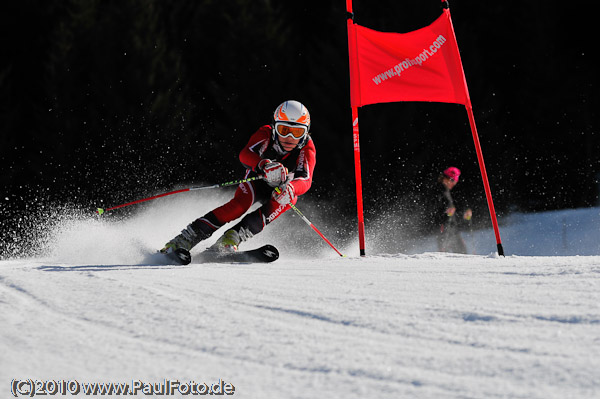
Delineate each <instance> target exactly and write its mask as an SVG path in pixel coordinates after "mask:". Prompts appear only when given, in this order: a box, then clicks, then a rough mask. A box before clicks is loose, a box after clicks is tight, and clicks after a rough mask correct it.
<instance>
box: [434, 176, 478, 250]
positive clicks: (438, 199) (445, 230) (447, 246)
mask: <svg viewBox="0 0 600 399" xmlns="http://www.w3.org/2000/svg"><path fill="white" fill-rule="evenodd" d="M459 178H460V170H459V169H458V168H456V167H454V166H451V167H449V168H447V169H446V170H444V171H443V172H442V173H440V175H439V176H438V180H437V183H436V184H435V188H434V190H433V192H432V193H430V195H429V201H430V206H429V209H428V212H429V215H428V217H429V225H430V227H431V228H432V230H433V231H435V232H436V234H437V242H438V250H439V251H440V252H457V253H463V254H466V253H467V248H466V245H465V242H464V240H463V239H462V237H461V234H460V229H461V227H462V226H463V225H464V224H465V222H470V220H471V217H472V215H473V212H472V210H471V209H470V208H468V207H464V205H463V208H461V207H460V205H461V204H459V203H457V202H456V201H455V199H454V198H453V196H452V194H451V191H452V189H454V187H455V186H456V184H458V180H459ZM463 209H464V211H463Z"/></svg>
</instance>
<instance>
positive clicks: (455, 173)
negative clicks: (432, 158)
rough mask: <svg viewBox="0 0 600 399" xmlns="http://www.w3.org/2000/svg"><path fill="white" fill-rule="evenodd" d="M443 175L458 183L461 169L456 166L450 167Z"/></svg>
mask: <svg viewBox="0 0 600 399" xmlns="http://www.w3.org/2000/svg"><path fill="white" fill-rule="evenodd" d="M443 173H444V176H446V177H447V178H448V179H452V180H454V181H458V178H459V177H460V169H458V168H455V167H454V166H450V167H449V168H448V169H446V170H445V171H444V172H443Z"/></svg>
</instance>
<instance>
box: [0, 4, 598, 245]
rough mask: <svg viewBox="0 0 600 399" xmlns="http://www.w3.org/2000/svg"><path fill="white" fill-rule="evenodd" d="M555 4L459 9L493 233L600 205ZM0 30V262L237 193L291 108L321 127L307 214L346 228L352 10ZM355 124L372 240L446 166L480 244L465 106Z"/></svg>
mask: <svg viewBox="0 0 600 399" xmlns="http://www.w3.org/2000/svg"><path fill="white" fill-rule="evenodd" d="M313 3H321V4H318V5H317V4H315V5H311V4H313ZM549 4H550V3H540V2H521V1H501V2H480V1H478V2H471V1H469V2H463V1H454V2H451V4H450V10H451V12H452V18H453V23H454V28H455V31H456V36H457V41H458V45H459V48H460V50H461V57H462V61H463V67H464V70H465V74H466V77H467V83H468V85H469V90H470V95H471V99H472V102H473V108H474V113H475V119H476V122H477V126H478V130H479V136H480V140H481V145H482V148H483V155H484V158H485V162H486V167H487V171H488V176H489V179H490V184H491V189H492V193H493V195H494V202H495V205H496V210H497V213H498V214H499V215H503V214H506V213H507V212H510V211H514V210H520V211H526V212H531V211H543V210H552V209H561V208H573V207H587V206H593V205H596V204H597V202H598V177H599V173H600V162H599V160H600V159H599V158H600V156H599V152H598V150H599V145H598V144H599V138H598V132H597V130H596V129H597V126H598V123H597V122H598V117H597V115H598V112H597V110H598V107H599V103H598V95H597V94H596V90H597V89H598V85H597V76H598V62H597V57H598V43H597V37H598V34H597V28H594V26H595V22H594V21H593V15H594V14H595V10H592V9H590V8H589V3H587V2H582V1H570V2H560V4H559V6H550V5H549ZM354 12H355V22H356V23H358V24H361V25H364V26H367V27H369V28H372V29H376V30H381V31H394V32H407V31H411V30H415V29H418V28H421V27H423V26H426V25H428V24H430V23H431V22H433V20H434V19H435V18H437V17H438V16H439V15H440V13H441V3H440V2H439V1H437V0H427V1H424V0H411V1H408V0H407V1H398V0H379V1H376V2H372V1H366V0H356V1H354ZM0 27H1V28H0V29H1V30H2V31H1V34H2V35H1V37H2V39H1V40H2V49H1V51H2V57H1V60H0V90H1V96H0V129H1V131H2V143H1V147H0V148H1V153H0V164H1V171H2V172H1V176H0V187H2V196H1V197H0V201H1V212H2V221H1V222H0V223H2V226H1V227H2V231H3V247H4V244H5V243H6V242H7V240H13V241H14V240H19V239H21V238H19V237H20V234H22V232H23V231H24V229H25V231H27V229H34V228H35V225H36V224H38V223H39V221H40V219H43V218H48V217H52V213H53V212H56V211H58V210H59V209H61V207H65V206H72V207H80V208H81V209H90V211H91V212H93V210H94V209H95V208H96V207H97V206H103V207H109V206H112V205H117V204H120V203H123V202H129V201H132V200H134V199H139V198H143V197H145V196H149V195H154V194H157V193H160V192H163V191H169V190H172V189H174V188H176V187H181V186H184V187H185V185H186V184H200V183H210V184H214V183H219V182H222V181H227V180H230V179H237V178H241V177H242V175H243V169H242V167H241V166H240V164H239V163H238V161H237V155H238V152H239V150H240V149H241V147H242V146H243V145H244V144H245V143H246V141H247V139H248V137H249V136H250V135H251V134H252V133H253V132H254V131H255V130H256V129H257V128H258V127H259V126H261V125H263V124H265V123H269V122H270V118H271V115H272V112H273V111H274V109H275V107H276V106H277V105H279V103H281V102H282V101H284V100H286V99H296V100H299V101H301V102H303V103H304V104H305V105H306V106H307V107H308V109H309V110H310V112H311V116H312V133H313V138H314V140H315V143H316V146H317V170H316V173H315V177H314V184H313V189H312V190H311V191H310V192H309V193H308V194H307V195H306V198H309V199H310V200H309V201H315V200H316V201H322V203H324V204H331V206H333V207H334V208H333V209H331V210H329V211H328V212H332V213H335V214H336V217H338V218H339V220H346V222H344V224H346V225H348V226H350V231H352V228H353V226H354V225H355V224H356V221H355V219H356V208H355V206H356V205H355V204H356V202H355V199H354V166H353V142H352V127H351V114H350V111H351V110H350V99H349V77H348V52H347V51H348V50H347V36H346V16H345V2H344V1H343V0H336V1H335V2H334V1H323V2H289V1H257V0H252V1H250V0H236V1H234V0H230V1H210V0H181V1H169V2H168V1H150V0H145V1H144V0H138V1H134V0H128V1H98V0H80V1H18V2H17V1H12V2H9V3H7V4H6V5H5V6H4V9H3V11H2V13H1V14H0ZM359 121H360V134H361V151H362V166H363V169H362V170H363V184H364V200H365V215H366V218H367V223H368V222H369V220H370V218H375V217H377V216H378V215H379V214H382V213H385V212H386V211H389V210H390V209H410V207H411V206H412V205H410V204H413V205H414V203H415V201H418V199H417V198H418V193H419V190H420V188H421V187H422V186H424V185H429V184H430V183H431V182H432V181H433V180H434V179H435V178H436V176H437V174H438V173H439V171H440V170H441V169H443V168H445V167H447V166H450V165H454V166H458V167H459V168H460V169H461V170H462V171H463V176H462V177H461V183H460V184H459V187H460V190H462V194H463V196H465V197H468V198H470V202H471V203H472V205H473V206H474V207H475V209H476V210H477V211H478V212H477V214H478V215H479V216H480V217H479V218H477V220H478V223H479V224H481V225H484V226H487V227H489V226H490V223H489V215H487V214H486V212H487V208H486V203H485V195H484V191H483V186H482V184H481V176H480V173H479V168H478V165H477V159H476V155H475V150H474V146H473V141H472V137H471V132H470V129H469V124H468V119H467V114H466V111H465V109H464V107H463V106H461V105H456V104H439V103H391V104H376V105H370V106H366V107H363V108H361V109H360V110H359ZM458 189H459V188H458V187H457V190H458ZM326 211H327V210H326ZM123 212H126V211H125V210H124V211H123ZM399 223H402V221H400V222H399ZM352 234H355V233H354V232H352ZM2 249H3V248H0V250H2Z"/></svg>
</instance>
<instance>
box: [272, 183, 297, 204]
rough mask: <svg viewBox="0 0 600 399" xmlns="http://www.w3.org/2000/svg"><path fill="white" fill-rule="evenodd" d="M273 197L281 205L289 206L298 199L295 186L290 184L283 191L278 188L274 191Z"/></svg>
mask: <svg viewBox="0 0 600 399" xmlns="http://www.w3.org/2000/svg"><path fill="white" fill-rule="evenodd" d="M272 197H273V199H274V200H275V201H277V202H279V203H280V204H281V205H287V204H289V203H290V202H292V201H293V200H294V198H296V193H295V192H294V186H292V185H291V184H288V185H287V186H286V187H285V188H284V189H283V190H279V189H278V188H276V189H275V190H274V191H273V194H272Z"/></svg>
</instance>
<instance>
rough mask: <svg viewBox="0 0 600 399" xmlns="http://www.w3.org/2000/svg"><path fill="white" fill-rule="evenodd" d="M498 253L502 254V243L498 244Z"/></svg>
mask: <svg viewBox="0 0 600 399" xmlns="http://www.w3.org/2000/svg"><path fill="white" fill-rule="evenodd" d="M498 255H500V256H504V249H503V248H502V244H498Z"/></svg>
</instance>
